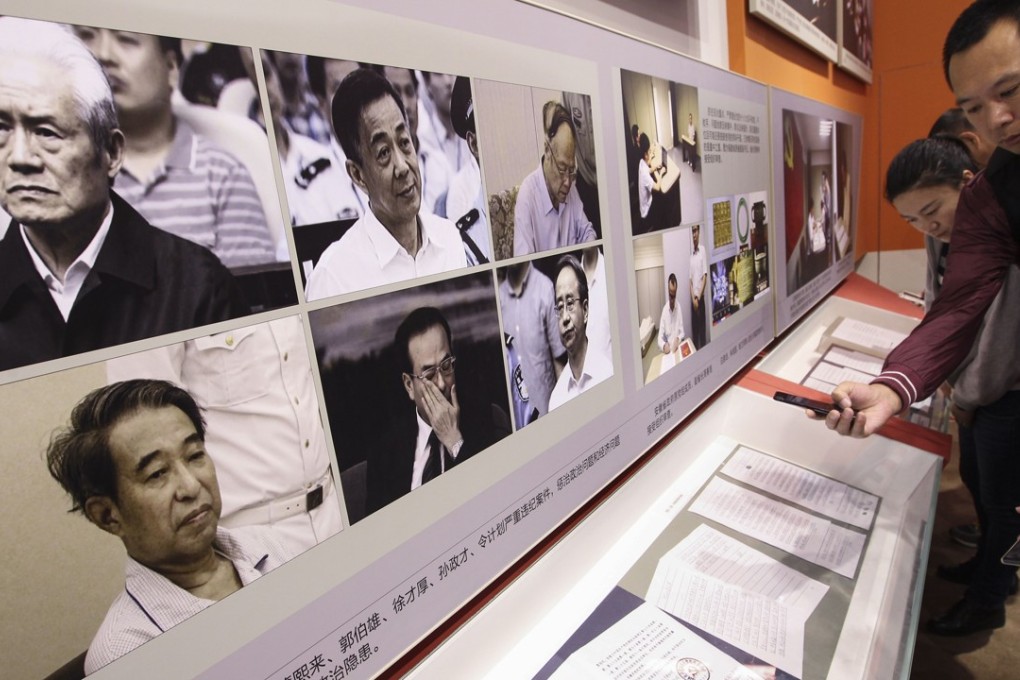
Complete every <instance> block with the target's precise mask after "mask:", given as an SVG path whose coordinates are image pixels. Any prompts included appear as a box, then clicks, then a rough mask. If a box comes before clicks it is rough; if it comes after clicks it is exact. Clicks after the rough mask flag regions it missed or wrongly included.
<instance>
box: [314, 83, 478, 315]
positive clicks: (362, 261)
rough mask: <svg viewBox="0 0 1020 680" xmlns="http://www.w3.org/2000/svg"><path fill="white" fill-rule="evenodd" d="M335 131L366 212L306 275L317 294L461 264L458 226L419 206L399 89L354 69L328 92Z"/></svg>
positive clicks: (414, 165) (418, 188)
mask: <svg viewBox="0 0 1020 680" xmlns="http://www.w3.org/2000/svg"><path fill="white" fill-rule="evenodd" d="M332 113H333V129H334V131H335V132H336V135H337V138H338V139H339V140H340V146H341V147H343V151H344V154H346V156H347V162H346V167H347V174H348V175H350V177H351V180H352V181H353V182H354V184H355V185H356V186H357V187H358V188H360V189H361V190H362V191H364V192H365V193H366V194H367V195H368V200H369V210H368V212H366V214H365V215H363V216H362V217H361V218H360V219H359V220H358V221H357V222H355V223H354V225H353V226H352V227H351V228H350V229H349V230H348V231H347V232H346V233H345V234H344V235H343V236H341V237H340V239H338V240H337V241H335V242H334V243H333V244H332V245H330V246H329V247H328V248H327V249H326V250H325V252H323V254H322V257H321V258H320V259H319V262H318V263H317V264H316V266H315V268H314V269H313V270H312V273H311V275H310V276H309V277H308V287H307V289H306V291H305V292H306V297H307V298H308V300H317V299H320V298H324V297H329V296H331V295H339V294H341V293H348V292H352V291H356V290H363V289H365V288H372V287H375V286H381V285H383V284H387V283H394V282H397V281H406V280H408V279H413V278H417V277H419V276H426V275H428V274H437V273H440V272H445V271H450V270H453V269H458V268H461V267H466V266H467V258H466V257H465V256H464V248H463V246H462V245H461V239H460V234H459V233H458V232H457V227H456V226H455V225H454V224H453V223H452V222H450V221H449V220H446V219H443V218H441V217H436V216H435V215H431V214H429V213H427V212H422V211H421V173H420V171H419V166H418V157H417V151H416V149H415V148H414V141H413V138H412V136H411V129H410V126H409V125H408V122H407V114H406V112H405V111H404V105H403V102H402V101H401V99H400V95H398V94H397V92H396V91H395V90H394V89H393V86H392V85H391V84H390V83H389V81H387V80H386V79H385V78H384V77H383V76H382V75H380V74H379V73H378V72H376V71H375V70H373V69H367V68H359V69H358V70H356V71H354V72H352V73H351V74H350V75H348V76H347V77H346V78H344V80H343V81H342V82H341V83H340V86H339V87H338V88H337V91H336V94H335V95H334V96H333V108H332Z"/></svg>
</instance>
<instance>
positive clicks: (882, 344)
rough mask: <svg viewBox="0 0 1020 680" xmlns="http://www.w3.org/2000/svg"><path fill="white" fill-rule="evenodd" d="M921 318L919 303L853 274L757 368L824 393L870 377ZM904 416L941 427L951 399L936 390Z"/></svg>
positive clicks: (946, 419) (944, 425)
mask: <svg viewBox="0 0 1020 680" xmlns="http://www.w3.org/2000/svg"><path fill="white" fill-rule="evenodd" d="M919 321H920V310H919V309H918V308H917V307H915V306H914V305H911V304H909V303H906V302H904V301H903V300H901V299H900V298H899V297H898V296H897V295H896V294H895V293H893V292H892V291H890V290H887V289H885V288H882V287H880V286H878V285H876V284H874V283H872V282H870V281H867V280H865V279H863V277H861V276H859V275H857V274H851V275H850V277H849V278H848V279H847V281H846V282H845V283H843V284H842V285H841V286H840V287H839V288H838V289H837V291H836V293H835V294H834V295H832V296H830V297H828V298H827V299H826V300H824V301H823V302H822V303H821V304H819V305H818V306H817V307H816V308H815V309H814V310H813V311H812V312H811V313H810V314H809V315H808V316H807V317H805V318H804V319H803V320H802V321H801V323H800V324H799V325H798V326H797V327H796V328H795V329H793V330H792V331H791V332H789V333H788V334H787V335H786V337H785V338H784V339H783V340H782V341H781V342H779V343H778V344H777V345H776V346H775V347H774V348H773V349H772V350H771V351H770V352H769V353H768V355H767V356H766V357H765V358H764V359H763V360H762V361H761V362H760V363H759V364H758V365H757V366H756V367H755V368H756V370H759V371H762V372H765V373H768V374H771V375H774V376H776V377H778V378H781V379H783V380H788V381H790V382H793V383H797V384H799V385H803V386H804V387H807V388H809V389H811V390H815V391H817V392H821V393H823V394H825V395H828V394H830V393H831V392H832V390H833V389H835V387H836V386H837V385H839V384H840V383H842V382H844V381H847V380H852V381H854V382H863V383H867V382H870V381H871V380H872V379H874V378H875V376H877V375H878V374H879V373H881V371H882V364H883V362H884V360H885V357H886V356H888V354H889V352H890V351H891V350H892V349H893V348H894V347H895V346H896V345H897V344H899V343H900V341H902V340H903V339H904V338H906V337H907V335H908V334H909V333H910V331H911V330H913V329H914V327H915V326H916V325H917V324H918V322H919ZM905 419H906V420H908V421H909V422H911V423H916V424H918V425H920V426H922V427H927V428H930V429H932V430H935V431H936V432H945V431H946V430H947V428H948V425H949V400H948V398H947V397H946V396H945V395H944V394H942V393H941V392H936V393H935V394H933V395H931V396H930V397H928V398H927V399H923V400H921V401H919V402H917V403H915V404H912V405H911V406H910V409H909V410H908V412H907V414H906V416H905Z"/></svg>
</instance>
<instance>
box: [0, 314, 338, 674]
mask: <svg viewBox="0 0 1020 680" xmlns="http://www.w3.org/2000/svg"><path fill="white" fill-rule="evenodd" d="M305 337H306V336H305V333H304V330H303V326H302V323H301V321H300V319H299V318H298V317H284V318H282V319H278V320H275V321H270V322H268V323H262V324H257V325H254V326H248V327H241V328H235V329H233V330H230V331H226V332H222V333H218V334H215V335H212V336H198V337H195V338H193V339H191V340H188V341H185V342H181V343H175V344H172V345H168V346H165V347H158V348H154V349H151V350H148V351H145V352H140V353H136V354H130V355H126V356H120V357H116V358H112V359H110V360H108V361H105V362H99V363H93V364H86V365H83V366H79V367H76V368H71V369H67V370H64V371H61V372H59V373H52V374H48V375H43V376H40V377H36V378H30V379H27V380H21V381H18V382H12V383H9V384H7V385H3V386H0V408H3V409H5V411H6V412H8V413H13V412H19V413H24V414H31V415H30V417H25V418H20V419H19V421H18V424H17V427H12V428H5V429H4V437H5V439H6V441H7V446H8V448H9V450H10V451H11V452H18V453H19V455H10V456H7V457H6V458H5V466H6V468H5V470H6V474H8V475H9V476H10V479H12V480H13V479H16V480H17V483H16V484H12V485H10V487H9V488H8V489H7V491H5V493H4V495H3V499H2V500H0V511H2V512H3V513H4V515H5V516H7V517H9V518H12V519H13V518H16V520H17V521H10V522H6V523H5V524H4V528H3V529H0V540H2V541H3V544H4V545H8V546H15V545H16V546H18V549H17V550H14V551H12V552H10V553H9V554H8V556H7V557H6V558H5V565H4V572H5V578H7V579H12V581H11V582H17V583H19V584H20V586H19V587H18V588H16V589H9V590H8V592H6V593H5V598H6V601H7V606H10V607H13V608H15V610H17V611H19V612H21V614H19V617H18V626H19V627H20V628H21V629H22V630H23V631H25V635H26V636H27V637H24V638H23V640H21V639H19V637H20V634H15V636H14V637H7V638H5V639H7V640H8V642H11V643H12V645H14V647H12V648H11V649H9V650H8V652H9V653H11V654H29V653H30V652H29V651H28V650H35V649H37V648H38V644H37V643H35V644H33V643H32V642H30V639H29V638H31V639H33V640H37V639H38V635H37V634H36V633H34V632H32V631H39V630H45V631H47V635H46V648H47V649H46V655H45V656H46V658H47V659H49V661H48V662H47V665H46V666H37V667H38V669H39V673H38V674H33V675H32V677H44V676H46V675H47V674H49V673H51V672H53V671H55V670H56V669H57V668H59V667H62V666H65V665H68V666H69V667H72V668H76V669H77V672H78V675H77V676H76V677H83V676H84V674H85V673H92V672H94V671H96V670H98V669H99V668H101V667H103V666H105V665H106V664H108V663H111V662H114V661H115V660H116V659H117V658H118V657H120V656H121V655H123V654H127V653H129V652H130V651H131V650H133V649H135V648H136V647H138V646H139V645H142V644H144V643H145V642H147V641H148V640H151V639H152V638H155V637H157V636H159V635H160V634H162V633H163V632H165V631H167V630H169V629H171V628H172V627H174V626H176V625H179V624H184V623H185V621H186V619H188V618H189V617H191V616H192V615H194V614H196V613H199V612H201V611H203V610H205V609H206V608H208V607H212V606H215V605H216V604H217V602H218V601H219V600H221V599H223V598H224V597H227V596H230V595H231V594H232V593H233V592H234V591H237V590H241V591H244V590H245V588H247V586H248V585H250V584H251V583H252V582H253V581H254V580H256V579H257V578H259V577H260V576H262V575H263V574H266V573H268V572H269V571H271V570H272V569H275V568H276V567H278V566H280V565H281V564H283V562H285V561H287V560H289V559H291V558H292V557H296V556H297V555H300V554H301V553H303V552H305V551H306V550H309V549H311V548H313V547H314V546H316V545H317V544H319V543H321V542H322V541H324V540H327V539H329V538H330V537H331V536H333V535H335V534H336V533H337V532H339V531H340V530H341V527H342V518H341V508H340V505H339V490H338V488H337V486H336V481H335V480H334V477H333V466H332V465H331V462H330V460H331V459H330V455H329V453H328V449H327V447H326V441H325V436H324V434H323V427H322V423H321V421H320V416H319V412H320V411H319V407H318V400H317V399H316V397H315V390H314V387H313V379H312V363H311V359H310V352H309V350H308V345H307V343H306V340H305ZM69 511H70V513H69ZM89 525H94V526H89ZM238 597H245V595H244V594H243V592H242V593H240V594H238ZM68 603H73V606H68ZM185 625H186V624H185ZM10 633H11V629H8V635H9V634H10ZM22 642H23V643H24V645H22ZM18 649H24V650H25V651H17V650H18ZM32 653H34V652H32ZM62 677H64V676H62Z"/></svg>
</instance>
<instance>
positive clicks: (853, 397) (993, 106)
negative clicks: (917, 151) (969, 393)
mask: <svg viewBox="0 0 1020 680" xmlns="http://www.w3.org/2000/svg"><path fill="white" fill-rule="evenodd" d="M942 62H943V69H944V73H945V76H946V80H947V82H948V83H949V85H950V87H951V88H952V90H953V94H954V95H955V96H956V100H957V103H959V104H960V106H961V108H963V111H964V113H965V114H966V115H967V118H968V119H969V120H970V122H971V123H972V124H973V125H974V127H975V129H977V131H978V133H979V134H980V135H981V136H983V137H984V138H986V139H988V140H990V141H994V142H995V143H996V144H997V145H998V148H997V149H996V150H995V153H993V154H992V158H991V160H990V161H989V163H988V167H987V168H986V169H985V171H984V172H982V173H980V174H979V175H977V177H975V178H974V180H973V181H971V182H970V183H968V184H967V185H966V186H965V187H964V189H963V192H962V193H961V195H960V201H959V204H958V206H957V210H956V217H955V220H954V230H953V247H952V248H951V249H950V251H949V256H948V257H947V259H946V274H945V279H944V281H943V285H942V290H941V292H940V294H939V297H938V299H937V300H936V301H935V304H934V305H933V306H932V308H931V310H930V311H929V312H928V313H927V314H926V315H925V317H924V319H923V320H922V321H921V323H920V324H919V325H918V326H917V327H916V328H915V329H914V330H913V331H912V332H911V333H910V335H909V336H907V338H906V339H905V340H904V341H903V342H901V343H900V344H899V345H898V346H897V347H895V348H894V349H893V350H892V352H890V353H889V356H888V358H887V359H886V362H885V366H884V367H883V370H882V373H881V374H880V375H879V376H878V377H877V378H875V380H874V381H872V382H871V383H870V384H862V383H854V382H844V383H842V384H840V385H838V386H837V387H836V389H835V390H833V392H832V398H833V400H834V402H835V403H836V404H837V406H838V408H837V409H833V410H832V411H830V412H829V414H828V415H827V416H826V417H825V422H826V426H827V427H828V428H829V429H831V430H836V431H837V432H838V433H839V434H841V435H850V436H854V437H866V436H869V435H871V434H872V433H874V432H875V431H877V430H878V429H879V428H880V427H882V425H884V424H885V423H886V421H888V420H889V418H891V417H893V416H894V415H896V414H897V413H899V412H900V411H902V410H903V409H904V408H906V407H907V406H908V405H910V404H911V403H913V402H915V401H918V400H919V399H923V398H924V397H926V396H928V395H929V394H931V393H932V392H934V391H935V390H936V389H937V388H938V386H939V385H941V384H942V382H943V381H944V380H945V379H946V378H947V377H948V376H949V374H950V373H951V372H952V371H953V370H954V369H955V368H956V367H957V366H959V365H960V362H961V361H963V359H964V358H965V357H966V356H967V353H968V352H969V351H970V349H971V347H972V346H973V344H974V338H975V337H976V336H977V334H978V332H979V330H980V328H981V321H982V319H983V318H984V316H985V312H986V310H987V309H988V306H989V305H990V304H991V303H992V300H994V299H995V296H996V295H998V293H999V290H1000V288H1001V287H1002V282H1003V280H1004V279H1005V277H1006V274H1007V272H1008V271H1009V268H1010V266H1011V265H1014V264H1017V263H1020V243H1018V240H1020V193H1018V192H1017V191H1016V187H1017V182H1018V180H1020V96H1017V92H1018V88H1020V0H999V1H997V2H996V1H991V0H979V1H978V2H975V3H973V4H972V5H970V6H969V7H968V8H967V9H965V10H964V11H963V13H962V14H960V16H959V17H958V18H957V20H956V22H955V23H954V24H953V26H952V28H951V29H950V30H949V34H948V35H947V36H946V42H945V45H944V47H943V54H942ZM1016 415H1017V416H1018V417H1020V405H1018V410H1017V413H1016Z"/></svg>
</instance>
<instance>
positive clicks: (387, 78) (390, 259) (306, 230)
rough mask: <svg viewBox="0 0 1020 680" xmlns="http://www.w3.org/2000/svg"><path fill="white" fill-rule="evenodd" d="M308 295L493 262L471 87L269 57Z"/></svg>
mask: <svg viewBox="0 0 1020 680" xmlns="http://www.w3.org/2000/svg"><path fill="white" fill-rule="evenodd" d="M261 66H262V71H263V73H264V75H265V79H266V89H267V95H268V99H269V108H270V110H271V113H272V123H273V125H272V127H273V130H274V133H275V138H276V146H277V151H278V152H279V158H280V163H281V166H282V167H281V170H282V174H283V177H284V186H285V187H286V192H287V203H288V206H289V209H290V216H291V224H292V225H293V226H294V227H295V229H294V242H295V247H296V249H297V255H298V257H297V259H298V261H299V263H300V265H301V273H302V276H303V277H304V280H305V281H306V285H307V287H306V295H307V299H308V300H318V299H321V298H326V297H331V296H334V295H340V294H343V293H348V292H352V291H357V290H363V289H366V288H373V287H375V286H380V285H383V284H387V283H394V282H398V281H404V280H408V279H413V278H416V277H419V276H425V275H428V274H435V273H438V272H445V271H450V270H454V269H460V268H463V267H467V266H473V265H477V264H485V263H487V262H489V261H490V260H491V259H492V247H491V245H490V237H489V228H488V220H487V218H486V214H485V203H484V201H483V200H482V198H483V196H484V191H483V189H482V186H481V172H480V169H479V157H478V146H477V139H476V135H475V127H474V125H475V124H474V108H473V98H472V92H471V82H470V80H469V79H468V78H466V77H460V76H456V75H451V74H446V73H432V72H429V71H421V70H418V69H414V68H408V67H404V66H390V65H381V64H368V63H362V62H356V61H350V60H343V59H332V58H324V57H317V56H307V55H302V54H294V53H290V52H278V51H263V52H262V58H261Z"/></svg>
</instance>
